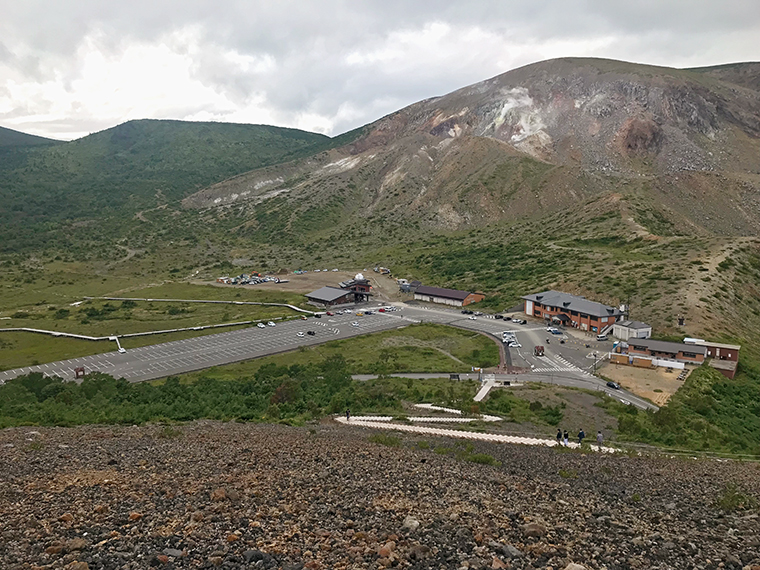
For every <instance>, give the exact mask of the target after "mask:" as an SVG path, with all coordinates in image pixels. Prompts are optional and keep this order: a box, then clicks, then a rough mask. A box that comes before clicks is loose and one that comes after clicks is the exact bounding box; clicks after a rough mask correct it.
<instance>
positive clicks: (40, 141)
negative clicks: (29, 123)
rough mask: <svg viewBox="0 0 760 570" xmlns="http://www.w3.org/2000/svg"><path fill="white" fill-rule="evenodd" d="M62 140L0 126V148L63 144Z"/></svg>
mask: <svg viewBox="0 0 760 570" xmlns="http://www.w3.org/2000/svg"><path fill="white" fill-rule="evenodd" d="M64 142H65V141H59V140H56V139H51V138H47V137H40V136H37V135H30V134H29V133H24V132H22V131H17V130H15V129H9V128H7V127H2V126H0V148H7V147H30V146H39V145H53V144H63V143H64Z"/></svg>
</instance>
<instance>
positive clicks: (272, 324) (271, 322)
mask: <svg viewBox="0 0 760 570" xmlns="http://www.w3.org/2000/svg"><path fill="white" fill-rule="evenodd" d="M267 325H268V326H270V327H273V326H275V325H274V322H273V321H269V322H268V323H267Z"/></svg>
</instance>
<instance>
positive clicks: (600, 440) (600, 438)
mask: <svg viewBox="0 0 760 570" xmlns="http://www.w3.org/2000/svg"><path fill="white" fill-rule="evenodd" d="M602 443H604V436H603V435H602V432H601V430H600V431H598V432H596V444H597V445H598V446H599V451H601V450H602Z"/></svg>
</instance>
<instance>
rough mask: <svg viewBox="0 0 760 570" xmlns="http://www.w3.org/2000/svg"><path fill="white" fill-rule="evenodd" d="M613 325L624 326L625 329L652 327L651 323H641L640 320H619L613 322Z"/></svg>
mask: <svg viewBox="0 0 760 570" xmlns="http://www.w3.org/2000/svg"><path fill="white" fill-rule="evenodd" d="M615 326H616V327H625V328H627V329H633V330H642V329H651V328H652V325H648V324H646V323H642V322H641V321H620V322H619V323H615Z"/></svg>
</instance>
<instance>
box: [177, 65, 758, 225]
mask: <svg viewBox="0 0 760 570" xmlns="http://www.w3.org/2000/svg"><path fill="white" fill-rule="evenodd" d="M759 68H760V64H752V63H748V64H735V65H732V66H723V67H718V68H704V69H697V70H678V69H671V68H664V67H653V66H645V65H638V64H631V63H625V62H620V61H612V60H604V59H574V58H563V59H557V60H550V61H545V62H541V63H537V64H533V65H528V66H525V67H522V68H519V69H515V70H513V71H510V72H508V73H505V74H503V75H500V76H497V77H494V78H492V79H489V80H486V81H483V82H480V83H477V84H474V85H471V86H469V87H465V88H463V89H460V90H458V91H455V92H453V93H450V94H448V95H445V96H443V97H437V98H432V99H428V100H425V101H421V102H419V103H416V104H414V105H411V106H409V107H406V108H404V109H402V110H400V111H398V112H396V113H393V114H391V115H388V116H387V117H384V118H382V119H380V120H378V121H376V122H374V123H372V124H370V125H367V126H366V127H364V128H363V129H362V131H361V134H360V135H359V136H358V137H357V138H356V139H355V140H353V141H352V142H350V143H348V144H346V145H344V146H342V147H339V148H336V149H333V150H331V151H328V152H323V153H320V154H317V155H314V156H312V157H310V158H308V159H303V160H299V161H294V162H291V163H289V164H287V165H283V166H274V167H271V168H266V169H261V170H257V171H252V172H250V173H247V174H244V175H241V176H238V177H236V178H233V179H230V180H227V181H225V182H222V183H220V184H217V185H214V186H211V187H209V188H206V189H204V190H202V191H200V192H198V193H196V194H194V195H192V196H190V197H188V198H186V199H185V201H184V205H185V206H186V207H188V208H201V209H203V208H211V209H216V210H219V211H225V208H224V207H227V208H226V211H234V212H235V213H236V214H237V215H241V216H242V217H243V218H247V219H249V220H251V221H250V223H251V224H253V225H254V226H256V227H258V226H261V225H266V223H267V220H264V219H263V217H266V216H262V212H268V213H271V212H273V211H275V212H277V213H278V215H277V216H276V219H277V223H278V224H280V225H282V224H283V223H286V224H287V223H291V224H294V225H298V224H300V225H304V224H303V221H304V220H307V221H308V219H309V217H310V212H312V213H313V212H314V211H315V209H317V210H318V211H320V212H322V213H323V214H326V215H328V216H329V215H332V216H333V219H334V220H348V219H350V218H351V217H352V216H353V217H358V218H359V219H362V218H368V217H372V216H375V217H381V218H383V219H391V220H392V219H397V220H404V221H407V222H409V221H413V222H415V223H417V224H418V225H420V226H422V227H428V228H431V229H436V228H437V229H455V228H465V227H471V226H479V225H483V224H486V223H492V222H496V221H501V220H514V219H522V218H525V217H531V216H533V217H535V216H537V215H540V214H544V213H547V212H551V211H566V210H568V209H569V208H573V207H575V206H579V205H580V204H582V203H583V202H584V201H586V200H588V199H590V198H596V197H599V196H602V195H605V194H609V193H615V192H617V193H623V194H630V193H633V194H641V193H648V199H649V200H650V201H652V206H653V207H654V208H663V209H664V210H665V211H666V213H667V216H669V217H672V218H673V220H674V221H676V222H678V223H681V222H683V223H685V224H687V225H695V226H697V227H698V228H704V229H706V230H707V231H708V232H710V233H715V234H721V235H747V234H749V235H757V234H758V233H760V216H759V215H758V212H760V162H759V161H758V160H757V157H758V156H760V90H758V83H757V75H758V69H759ZM695 199H696V200H698V201H699V205H700V207H699V208H695V207H693V204H694V201H695ZM231 206H234V208H233V209H230V207H231ZM220 208H221V210H220ZM717 219H721V220H730V223H728V224H727V223H723V222H716V220H717ZM306 226H308V224H306Z"/></svg>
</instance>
